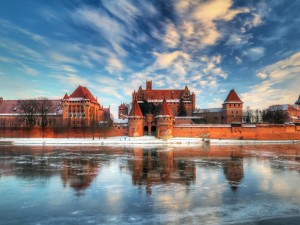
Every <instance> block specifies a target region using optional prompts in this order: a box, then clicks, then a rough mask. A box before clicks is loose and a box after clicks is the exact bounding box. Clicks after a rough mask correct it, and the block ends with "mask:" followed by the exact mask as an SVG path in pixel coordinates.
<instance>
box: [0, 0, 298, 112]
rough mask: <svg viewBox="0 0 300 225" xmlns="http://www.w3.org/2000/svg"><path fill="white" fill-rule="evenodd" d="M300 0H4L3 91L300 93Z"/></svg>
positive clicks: (267, 101) (283, 97) (247, 99)
mask: <svg viewBox="0 0 300 225" xmlns="http://www.w3.org/2000/svg"><path fill="white" fill-rule="evenodd" d="M299 11H300V1H294V0H290V1H289V0H286V1H278V0H274V1H269V0H268V1H263V0H249V1H244V0H236V1H234V0H199V1H196V0H164V1H163V0H161V1H159V0H153V1H145V0H140V1H137V0H136V1H134V0H132V1H129V0H128V1H113V0H111V1H108V0H107V1H106V0H103V1H100V0H90V1H83V0H72V1H71V0H52V1H48V0H39V1H34V0H22V1H20V0H1V1H0V81H1V82H0V96H2V97H4V99H20V98H33V97H40V96H46V97H49V98H62V97H63V95H64V93H65V92H68V93H69V94H70V93H71V92H72V91H73V90H74V89H75V88H76V87H77V86H78V85H79V84H80V85H84V86H87V87H88V88H89V89H90V90H91V91H92V93H93V94H94V95H95V96H97V97H98V99H99V102H100V104H103V105H104V106H108V105H111V106H112V108H113V112H114V113H115V112H116V106H117V105H119V104H120V103H121V102H129V101H130V99H131V93H132V91H133V90H137V89H138V86H140V85H143V87H144V86H145V81H146V80H147V79H148V80H153V87H154V88H161V89H169V88H179V89H181V88H183V87H184V86H185V85H188V86H189V87H190V89H191V90H192V91H194V92H195V93H196V95H197V107H200V108H206V107H220V104H221V103H222V102H223V101H224V99H225V98H226V95H227V94H228V92H229V90H230V89H232V88H234V89H235V90H236V91H237V93H238V94H239V95H240V97H241V98H242V100H243V101H244V103H245V106H250V107H251V108H252V109H256V108H265V107H267V106H269V105H271V104H275V103H294V102H295V101H296V99H297V98H298V96H299V94H300V88H299V86H300V39H299V37H300V14H299Z"/></svg>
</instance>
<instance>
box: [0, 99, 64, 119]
mask: <svg viewBox="0 0 300 225" xmlns="http://www.w3.org/2000/svg"><path fill="white" fill-rule="evenodd" d="M21 101H26V100H3V101H2V102H1V104H0V115H1V114H2V115H3V114H5V115H16V114H19V113H20V109H19V108H18V104H19V102H21ZM50 101H51V104H52V107H51V110H50V112H49V113H59V112H60V110H61V100H50Z"/></svg>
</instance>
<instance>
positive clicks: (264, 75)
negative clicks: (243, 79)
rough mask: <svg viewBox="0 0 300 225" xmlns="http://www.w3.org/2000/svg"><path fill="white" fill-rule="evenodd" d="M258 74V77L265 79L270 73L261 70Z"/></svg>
mask: <svg viewBox="0 0 300 225" xmlns="http://www.w3.org/2000/svg"><path fill="white" fill-rule="evenodd" d="M256 76H257V77H258V78H260V79H262V80H265V79H266V78H267V76H268V75H267V74H265V73H262V72H259V73H257V74H256Z"/></svg>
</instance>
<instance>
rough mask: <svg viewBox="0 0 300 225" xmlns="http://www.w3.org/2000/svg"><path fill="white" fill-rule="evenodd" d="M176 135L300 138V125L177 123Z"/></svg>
mask: <svg viewBox="0 0 300 225" xmlns="http://www.w3.org/2000/svg"><path fill="white" fill-rule="evenodd" d="M174 137H202V138H212V139H218V138H221V139H254V140H291V139H295V140H300V129H299V126H294V125H260V126H259V125H258V126H256V127H231V126H230V125H228V126H199V125H191V126H186V125H185V126H184V125H176V126H174Z"/></svg>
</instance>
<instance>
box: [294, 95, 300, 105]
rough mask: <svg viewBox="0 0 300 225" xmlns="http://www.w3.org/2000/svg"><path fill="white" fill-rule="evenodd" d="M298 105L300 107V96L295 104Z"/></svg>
mask: <svg viewBox="0 0 300 225" xmlns="http://www.w3.org/2000/svg"><path fill="white" fill-rule="evenodd" d="M295 104H296V105H300V95H299V98H298V100H297V101H296V102H295Z"/></svg>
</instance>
